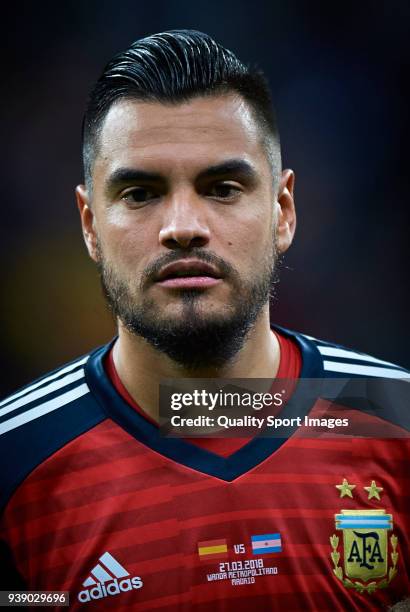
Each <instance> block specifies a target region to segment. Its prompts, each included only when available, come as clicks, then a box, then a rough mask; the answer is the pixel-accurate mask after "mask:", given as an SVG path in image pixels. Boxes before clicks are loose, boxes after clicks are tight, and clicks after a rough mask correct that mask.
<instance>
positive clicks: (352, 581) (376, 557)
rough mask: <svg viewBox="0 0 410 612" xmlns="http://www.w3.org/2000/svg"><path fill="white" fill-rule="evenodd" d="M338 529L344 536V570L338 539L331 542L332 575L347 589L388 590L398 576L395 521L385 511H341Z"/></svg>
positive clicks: (332, 538)
mask: <svg viewBox="0 0 410 612" xmlns="http://www.w3.org/2000/svg"><path fill="white" fill-rule="evenodd" d="M335 523H336V525H335V527H336V529H337V530H341V531H342V532H343V568H342V567H341V566H340V565H339V562H340V558H341V555H340V552H339V537H338V536H337V535H335V534H333V535H332V537H331V538H330V544H331V546H332V553H331V559H332V562H333V565H334V569H333V573H334V574H335V576H336V578H338V580H340V581H341V582H342V583H343V585H344V586H345V587H346V588H348V589H355V590H357V591H359V592H360V593H364V592H366V593H374V592H375V591H376V590H377V589H383V588H386V587H387V586H388V585H389V584H390V582H391V581H392V580H393V578H394V577H395V576H396V574H397V567H396V566H397V561H398V558H399V554H398V552H397V537H396V536H395V535H391V536H390V537H389V531H391V530H392V529H393V517H392V515H391V514H386V511H385V510H381V509H377V510H341V512H340V514H336V515H335Z"/></svg>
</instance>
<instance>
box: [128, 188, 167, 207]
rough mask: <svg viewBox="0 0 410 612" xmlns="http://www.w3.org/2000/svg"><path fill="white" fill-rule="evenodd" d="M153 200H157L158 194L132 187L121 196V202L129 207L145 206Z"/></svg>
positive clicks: (146, 189)
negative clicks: (129, 205)
mask: <svg viewBox="0 0 410 612" xmlns="http://www.w3.org/2000/svg"><path fill="white" fill-rule="evenodd" d="M155 198H158V193H157V192H155V191H152V190H151V189H148V187H133V188H132V189H130V190H129V191H126V192H125V193H124V194H123V195H122V196H121V199H122V200H124V201H125V202H127V204H131V205H133V204H134V205H135V204H146V203H147V202H150V201H151V200H154V199H155Z"/></svg>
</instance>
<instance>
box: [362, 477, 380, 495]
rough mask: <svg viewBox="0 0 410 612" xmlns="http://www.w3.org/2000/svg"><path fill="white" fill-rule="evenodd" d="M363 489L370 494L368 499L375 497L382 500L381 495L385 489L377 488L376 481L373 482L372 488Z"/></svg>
mask: <svg viewBox="0 0 410 612" xmlns="http://www.w3.org/2000/svg"><path fill="white" fill-rule="evenodd" d="M363 489H364V490H365V491H367V492H368V494H369V497H368V498H367V499H372V497H375V498H376V499H378V500H380V493H381V491H383V487H377V486H376V482H375V481H374V480H372V484H371V485H370V487H363Z"/></svg>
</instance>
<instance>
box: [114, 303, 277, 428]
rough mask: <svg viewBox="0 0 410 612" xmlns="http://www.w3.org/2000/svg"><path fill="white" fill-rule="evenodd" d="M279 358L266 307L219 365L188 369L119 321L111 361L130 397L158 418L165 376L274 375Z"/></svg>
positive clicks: (238, 376) (268, 376)
mask: <svg viewBox="0 0 410 612" xmlns="http://www.w3.org/2000/svg"><path fill="white" fill-rule="evenodd" d="M279 361H280V349H279V343H278V340H277V338H276V336H275V334H273V333H272V331H271V329H270V325H269V308H268V306H266V307H265V308H264V309H263V310H262V312H261V315H260V317H259V318H258V319H257V321H256V322H255V324H254V326H253V327H252V329H251V330H250V332H249V333H248V334H247V336H246V339H245V341H244V344H243V346H242V348H241V349H240V351H238V353H237V354H236V356H235V358H234V359H233V360H232V361H231V362H229V363H227V364H226V365H224V366H223V367H221V368H215V367H209V368H205V367H203V368H198V369H196V370H191V369H190V370H187V369H185V368H184V367H183V366H181V365H179V364H177V363H175V362H174V361H172V360H171V359H170V358H169V357H168V356H167V355H165V354H164V353H160V352H159V351H157V350H156V349H154V348H153V347H152V346H151V345H150V344H148V342H146V340H144V339H143V338H141V337H140V336H136V335H134V334H132V333H130V332H129V331H128V330H127V329H126V328H125V327H124V326H123V325H122V324H121V323H119V327H118V340H117V342H116V343H115V346H114V364H115V367H116V370H117V372H118V375H119V377H120V379H121V381H122V383H123V385H124V386H125V388H126V389H127V391H128V393H129V394H130V395H131V397H132V398H133V399H134V400H135V401H136V402H137V403H138V405H139V406H141V408H142V409H143V410H144V411H145V412H146V413H147V414H148V415H149V416H150V417H151V418H153V419H154V420H156V421H158V420H159V415H158V406H159V384H160V382H161V380H163V379H164V378H274V377H275V376H276V373H277V371H278V367H279Z"/></svg>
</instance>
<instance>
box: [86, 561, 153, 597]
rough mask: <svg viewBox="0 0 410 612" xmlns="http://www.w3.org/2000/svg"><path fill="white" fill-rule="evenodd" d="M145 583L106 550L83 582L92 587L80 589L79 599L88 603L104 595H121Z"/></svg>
mask: <svg viewBox="0 0 410 612" xmlns="http://www.w3.org/2000/svg"><path fill="white" fill-rule="evenodd" d="M143 584H144V583H143V582H142V580H141V578H140V577H139V576H130V573H129V572H128V571H127V570H126V569H125V567H123V566H122V565H121V563H119V562H118V561H117V560H116V559H114V557H113V556H112V555H111V554H110V553H109V552H105V553H104V554H103V555H101V557H100V558H99V559H98V563H97V565H95V566H94V567H93V568H92V570H91V571H90V575H89V576H88V578H86V579H85V580H84V582H83V584H82V586H83V587H91V588H85V589H84V590H83V591H80V592H79V593H78V599H79V601H81V602H82V603H86V602H88V601H91V600H96V599H102V598H103V597H109V596H114V595H120V594H121V593H124V592H126V591H131V590H132V589H140V588H141V587H142V586H143Z"/></svg>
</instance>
